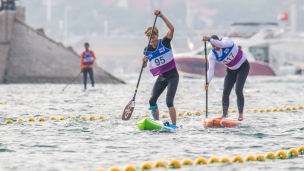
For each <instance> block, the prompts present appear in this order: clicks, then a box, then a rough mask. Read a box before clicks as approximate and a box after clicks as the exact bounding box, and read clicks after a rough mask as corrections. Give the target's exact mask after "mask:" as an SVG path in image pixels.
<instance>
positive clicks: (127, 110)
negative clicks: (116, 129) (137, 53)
mask: <svg viewBox="0 0 304 171" xmlns="http://www.w3.org/2000/svg"><path fill="white" fill-rule="evenodd" d="M156 19H157V15H156V17H155V20H154V24H153V27H152V30H151V34H150V38H149V43H148V46H149V44H150V42H151V38H152V33H153V30H154V26H155V23H156ZM148 46H147V49H146V54H147V52H148ZM144 65H145V62H143V64H142V66H141V70H140V74H139V78H138V81H137V85H136V88H135V93H134V96H133V98H132V100H131V101H130V102H129V103H128V104H127V106H126V107H125V109H124V111H123V114H122V120H124V121H127V120H129V119H130V118H131V115H132V113H133V110H134V107H135V96H136V93H137V90H138V85H139V81H140V77H141V74H142V71H143V68H144Z"/></svg>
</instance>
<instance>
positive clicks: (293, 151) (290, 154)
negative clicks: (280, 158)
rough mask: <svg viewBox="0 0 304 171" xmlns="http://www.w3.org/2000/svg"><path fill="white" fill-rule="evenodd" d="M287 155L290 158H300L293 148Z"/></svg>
mask: <svg viewBox="0 0 304 171" xmlns="http://www.w3.org/2000/svg"><path fill="white" fill-rule="evenodd" d="M287 155H288V157H289V158H293V157H298V156H299V153H298V151H297V150H296V149H295V148H291V149H289V150H288V152H287Z"/></svg>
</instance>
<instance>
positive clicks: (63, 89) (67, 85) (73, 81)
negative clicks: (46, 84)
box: [62, 72, 82, 91]
mask: <svg viewBox="0 0 304 171" xmlns="http://www.w3.org/2000/svg"><path fill="white" fill-rule="evenodd" d="M81 73H82V72H80V73H79V74H78V75H77V76H76V77H75V78H74V79H73V80H72V81H71V82H69V83H68V84H67V85H66V86H65V87H64V88H63V89H62V91H64V89H65V88H67V86H68V85H70V84H71V83H72V82H74V81H75V80H76V79H77V78H78V77H79V75H80V74H81Z"/></svg>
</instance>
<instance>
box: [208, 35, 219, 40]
mask: <svg viewBox="0 0 304 171" xmlns="http://www.w3.org/2000/svg"><path fill="white" fill-rule="evenodd" d="M210 38H211V39H216V40H220V38H219V37H218V36H217V35H212V36H211V37H210Z"/></svg>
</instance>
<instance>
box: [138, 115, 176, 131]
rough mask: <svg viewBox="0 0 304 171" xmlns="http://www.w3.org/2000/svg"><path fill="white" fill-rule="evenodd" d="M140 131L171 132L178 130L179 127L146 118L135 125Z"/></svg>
mask: <svg viewBox="0 0 304 171" xmlns="http://www.w3.org/2000/svg"><path fill="white" fill-rule="evenodd" d="M135 125H136V127H137V128H138V129H139V130H141V131H142V130H162V131H171V130H176V129H178V126H175V125H172V124H170V123H165V124H164V123H162V122H160V121H155V120H153V119H151V118H144V119H142V120H140V121H138V122H136V123H135Z"/></svg>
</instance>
